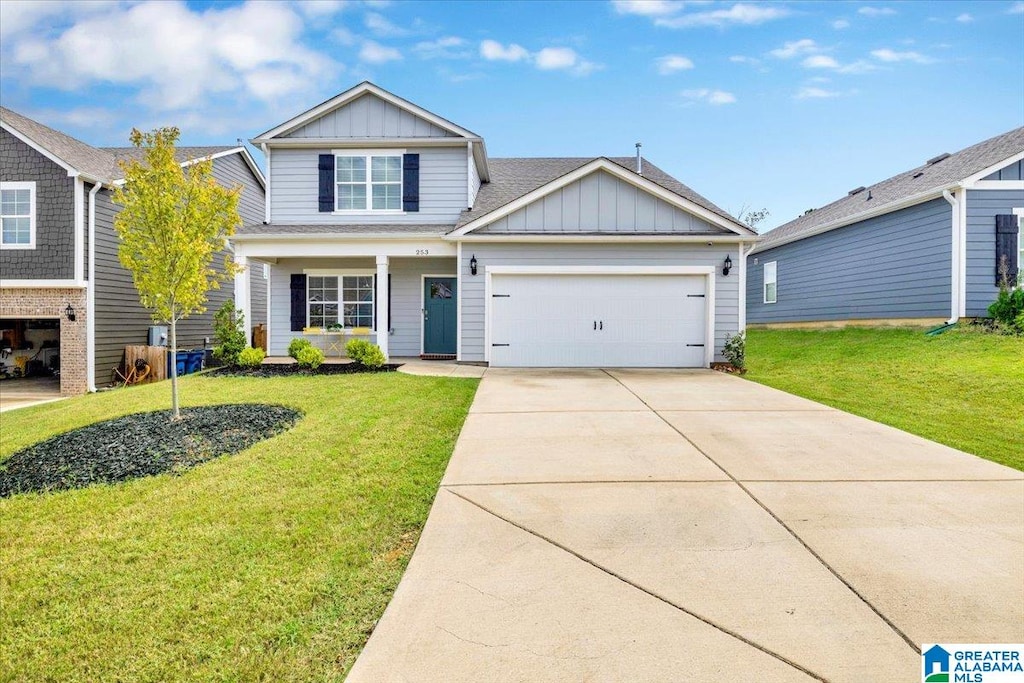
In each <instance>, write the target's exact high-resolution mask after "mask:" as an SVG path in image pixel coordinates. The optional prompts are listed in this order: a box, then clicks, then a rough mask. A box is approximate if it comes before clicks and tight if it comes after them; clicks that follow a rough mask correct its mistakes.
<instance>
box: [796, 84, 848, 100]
mask: <svg viewBox="0 0 1024 683" xmlns="http://www.w3.org/2000/svg"><path fill="white" fill-rule="evenodd" d="M841 96H842V93H840V92H838V91H836V90H826V89H825V88H815V87H812V86H804V87H803V88H800V90H799V91H797V93H796V95H793V99H795V100H824V99H829V98H832V97H841Z"/></svg>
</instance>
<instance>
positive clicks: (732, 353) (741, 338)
mask: <svg viewBox="0 0 1024 683" xmlns="http://www.w3.org/2000/svg"><path fill="white" fill-rule="evenodd" d="M722 355H723V356H725V359H726V360H727V361H729V362H730V363H732V364H733V366H734V367H737V368H739V369H740V370H742V369H743V368H745V367H746V364H747V340H746V337H745V335H744V334H743V333H742V332H737V333H736V334H734V335H732V336H731V337H729V338H728V339H726V340H725V346H724V347H723V348H722Z"/></svg>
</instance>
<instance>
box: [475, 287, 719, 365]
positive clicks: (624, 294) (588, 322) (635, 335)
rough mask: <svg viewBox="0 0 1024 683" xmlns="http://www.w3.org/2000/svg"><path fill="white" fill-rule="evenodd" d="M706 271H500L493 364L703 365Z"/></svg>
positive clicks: (494, 292)
mask: <svg viewBox="0 0 1024 683" xmlns="http://www.w3.org/2000/svg"><path fill="white" fill-rule="evenodd" d="M705 283H706V278H705V277H704V276H702V275H633V274H614V275H552V274H529V275H526V274H498V273H495V274H493V275H492V280H491V300H490V305H491V317H490V321H491V335H490V343H491V358H490V362H491V365H492V366H494V367H609V368H613V367H701V366H704V365H705V354H704V352H705V348H704V344H705V336H706V334H705V333H706V330H707V322H708V313H707V312H708V305H707V304H709V303H710V302H709V301H708V299H707V298H706V295H707V292H706V291H705Z"/></svg>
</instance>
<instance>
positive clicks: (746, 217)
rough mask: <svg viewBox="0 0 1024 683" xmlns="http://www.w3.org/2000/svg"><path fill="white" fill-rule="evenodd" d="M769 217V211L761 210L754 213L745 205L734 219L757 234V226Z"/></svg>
mask: <svg viewBox="0 0 1024 683" xmlns="http://www.w3.org/2000/svg"><path fill="white" fill-rule="evenodd" d="M770 215H771V211H769V210H768V209H761V210H760V211H754V210H752V209H751V208H750V207H749V206H747V205H746V204H744V205H743V208H742V209H740V210H739V213H737V214H736V217H737V218H738V219H740V221H741V222H743V223H744V224H745V225H746V226H747V227H748V228H750V229H751V230H753V231H754V232H757V224H758V223H760V222H761V221H763V220H764V219H766V218H768V216H770Z"/></svg>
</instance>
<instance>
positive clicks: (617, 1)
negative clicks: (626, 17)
mask: <svg viewBox="0 0 1024 683" xmlns="http://www.w3.org/2000/svg"><path fill="white" fill-rule="evenodd" d="M612 7H614V8H615V11H616V12H618V13H619V14H639V15H640V16H644V17H660V16H665V15H666V14H675V13H676V12H677V11H679V10H680V9H682V7H683V3H681V2H671V1H670V0H612Z"/></svg>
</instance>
